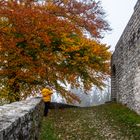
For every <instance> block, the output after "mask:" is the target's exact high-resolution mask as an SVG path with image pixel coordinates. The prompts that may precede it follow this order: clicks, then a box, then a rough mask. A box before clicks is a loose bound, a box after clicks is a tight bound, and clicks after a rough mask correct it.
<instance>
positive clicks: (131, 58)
mask: <svg viewBox="0 0 140 140" xmlns="http://www.w3.org/2000/svg"><path fill="white" fill-rule="evenodd" d="M111 68H112V76H111V84H112V86H111V95H112V97H111V98H112V100H117V101H118V102H121V103H123V104H126V105H127V106H128V107H129V108H131V109H133V110H135V111H136V112H137V113H138V114H140V0H138V1H137V4H136V6H135V7H134V13H133V15H132V17H131V19H130V20H129V22H128V24H127V26H126V28H125V30H124V32H123V34H122V36H121V37H120V39H119V41H118V43H117V45H116V48H115V51H114V53H113V55H112V60H111Z"/></svg>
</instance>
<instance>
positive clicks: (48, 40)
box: [0, 0, 111, 102]
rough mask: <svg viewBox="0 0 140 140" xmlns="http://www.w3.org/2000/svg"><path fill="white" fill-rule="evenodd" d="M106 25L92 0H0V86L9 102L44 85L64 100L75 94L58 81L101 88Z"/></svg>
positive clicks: (105, 71)
mask: <svg viewBox="0 0 140 140" xmlns="http://www.w3.org/2000/svg"><path fill="white" fill-rule="evenodd" d="M107 30H109V25H108V23H107V22H106V21H105V20H104V12H103V9H102V7H101V6H100V3H99V2H95V1H92V0H81V1H80V0H46V1H37V0H24V1H23V0H1V1H0V76H1V78H0V85H1V88H0V90H1V91H0V92H1V95H0V96H2V97H3V98H7V99H8V100H10V102H12V101H15V100H19V99H23V98H26V97H27V96H29V95H34V93H35V92H36V91H38V90H40V89H41V88H42V87H45V86H50V87H52V88H53V89H54V90H56V91H57V92H59V93H60V94H61V95H62V96H63V97H65V98H66V100H67V101H69V102H72V101H73V100H78V98H77V97H76V96H75V95H74V94H73V93H71V92H70V91H67V90H66V89H65V88H64V87H63V84H64V85H65V84H66V83H68V84H71V86H72V87H79V86H80V84H79V81H80V83H82V84H83V87H84V89H85V90H89V89H90V88H91V87H92V86H93V85H96V86H98V87H99V88H101V87H102V86H103V85H104V82H103V80H104V79H105V78H106V76H108V75H109V60H110V54H111V53H110V52H109V47H108V46H106V45H105V44H102V43H100V41H99V39H100V38H102V37H103V33H104V32H105V31H107Z"/></svg>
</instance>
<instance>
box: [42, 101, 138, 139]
mask: <svg viewBox="0 0 140 140" xmlns="http://www.w3.org/2000/svg"><path fill="white" fill-rule="evenodd" d="M137 124H140V116H139V115H137V114H136V113H135V112H133V111H131V110H130V109H128V108H127V107H125V106H123V105H121V104H115V103H111V104H105V105H100V106H97V107H90V108H71V109H64V110H57V111H56V110H51V111H50V112H49V116H48V117H47V118H44V119H43V121H42V128H41V134H40V140H80V139H81V140H108V139H115V140H124V139H126V140H140V127H139V126H137Z"/></svg>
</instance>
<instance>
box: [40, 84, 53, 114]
mask: <svg viewBox="0 0 140 140" xmlns="http://www.w3.org/2000/svg"><path fill="white" fill-rule="evenodd" d="M41 94H42V96H43V101H44V103H45V109H44V116H47V115H48V110H49V107H50V102H51V95H52V94H53V92H52V90H51V89H50V88H48V87H47V88H43V89H42V91H41Z"/></svg>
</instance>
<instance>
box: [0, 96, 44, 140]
mask: <svg viewBox="0 0 140 140" xmlns="http://www.w3.org/2000/svg"><path fill="white" fill-rule="evenodd" d="M43 110H44V104H43V101H42V100H41V98H32V99H29V100H25V101H20V102H14V103H11V104H6V105H3V106H0V140H38V139H39V131H40V125H41V120H42V118H43Z"/></svg>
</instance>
